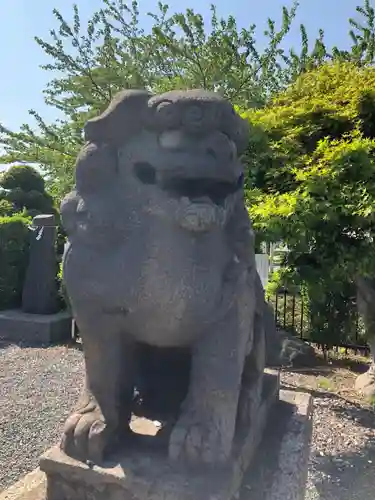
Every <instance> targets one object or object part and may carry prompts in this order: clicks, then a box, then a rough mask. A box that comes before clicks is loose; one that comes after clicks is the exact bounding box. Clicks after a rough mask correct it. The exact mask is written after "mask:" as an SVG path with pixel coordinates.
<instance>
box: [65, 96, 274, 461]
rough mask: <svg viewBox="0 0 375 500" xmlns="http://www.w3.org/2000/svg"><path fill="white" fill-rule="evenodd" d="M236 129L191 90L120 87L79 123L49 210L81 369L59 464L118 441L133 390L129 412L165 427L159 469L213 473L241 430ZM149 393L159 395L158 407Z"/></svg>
mask: <svg viewBox="0 0 375 500" xmlns="http://www.w3.org/2000/svg"><path fill="white" fill-rule="evenodd" d="M247 136H248V130H247V123H246V122H245V121H244V120H242V119H241V118H240V116H239V115H237V114H236V112H235V111H234V109H233V107H232V106H231V104H230V103H229V102H227V101H226V100H224V99H223V98H221V97H220V96H219V95H218V94H215V93H210V92H206V91H201V90H192V91H178V92H169V93H166V94H163V95H159V96H152V95H150V94H148V93H147V92H146V91H134V90H133V91H123V92H120V93H119V94H118V95H117V96H116V97H115V98H114V99H113V101H112V103H111V104H110V105H109V107H108V109H107V110H106V111H105V112H104V113H103V114H102V115H100V116H99V117H97V118H95V119H93V120H91V121H89V122H88V123H87V124H86V126H85V140H86V144H85V146H84V147H83V149H82V151H81V152H80V154H79V156H78V159H77V164H76V190H75V191H74V192H73V193H71V194H70V195H68V196H67V197H66V198H65V200H64V201H63V203H62V206H61V214H62V220H63V224H64V227H65V229H66V232H67V234H68V238H69V244H68V246H67V248H66V251H65V254H64V264H63V266H64V267H63V274H64V279H65V284H66V289H67V292H68V295H69V298H70V303H71V306H72V310H73V314H74V317H75V320H76V322H77V325H78V328H79V332H80V336H81V338H82V342H83V348H84V353H85V364H86V367H85V372H86V382H85V386H84V390H83V393H82V397H81V399H80V401H79V402H78V405H77V407H76V409H75V410H74V411H73V413H72V414H71V416H70V417H69V418H68V420H67V422H66V425H65V429H64V434H63V438H62V442H61V449H62V450H63V451H64V452H66V454H67V455H69V456H70V457H72V458H75V459H78V460H79V461H81V462H82V463H84V462H85V461H87V460H89V463H91V462H92V463H96V464H100V463H102V462H103V460H105V458H106V455H107V456H109V455H110V454H111V453H114V451H115V450H116V449H117V448H118V447H120V448H121V449H122V450H123V449H124V448H126V446H127V444H126V443H128V441H129V440H130V441H131V435H130V434H131V433H129V422H130V419H131V415H132V413H133V412H134V411H135V409H134V393H135V389H136V393H137V394H138V397H137V403H138V407H137V408H136V410H137V411H138V412H142V411H143V412H149V413H150V412H151V414H153V416H154V418H156V416H157V415H158V412H159V414H160V415H163V425H164V424H165V427H166V428H167V427H168V426H170V427H171V429H172V430H171V433H170V437H169V446H168V455H169V459H170V460H171V461H172V462H179V463H184V464H189V465H191V466H197V467H199V466H200V465H201V464H202V463H203V464H211V465H213V464H214V465H216V466H217V467H220V466H222V465H224V464H226V463H227V461H228V459H229V458H231V457H232V451H233V446H234V437H235V435H240V434H241V433H245V434H246V433H247V432H248V430H249V428H250V427H251V425H252V422H254V421H256V419H257V414H258V412H259V411H260V408H261V402H262V399H261V395H262V391H263V378H264V377H263V374H264V367H265V364H266V337H267V331H266V326H267V324H268V323H267V322H266V321H265V314H266V303H265V300H264V292H263V288H262V285H261V282H260V279H259V276H258V273H257V271H256V266H255V256H254V242H253V240H254V235H253V231H252V228H251V222H250V220H249V217H248V213H247V210H246V207H245V203H244V192H243V179H244V173H243V168H242V165H241V163H240V161H239V156H240V154H241V153H242V152H243V151H244V149H245V147H246V145H247ZM273 327H274V325H273ZM145 360H146V361H145ZM161 360H162V361H161ZM176 360H180V361H179V362H176ZM158 366H159V369H155V367H158ZM153 367H154V368H153ZM161 367H163V370H161ZM161 371H163V374H162V377H161V376H160V373H161ZM160 377H161V378H160ZM171 383H173V388H172V387H171V386H170V385H169V384H171ZM169 390H170V391H171V392H169ZM155 392H156V394H157V395H160V396H161V395H162V394H168V398H167V400H164V401H162V398H161V397H160V398H158V397H156V403H159V408H155V406H154V405H152V404H151V405H150V404H148V403H150V401H148V396H149V395H150V394H152V393H155ZM154 400H155V398H154ZM153 402H154V403H155V401H153ZM160 406H162V407H160ZM151 418H152V415H151ZM129 453H132V452H131V450H130V449H129Z"/></svg>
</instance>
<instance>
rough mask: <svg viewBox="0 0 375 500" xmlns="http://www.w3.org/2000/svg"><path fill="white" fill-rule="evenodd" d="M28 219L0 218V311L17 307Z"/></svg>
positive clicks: (26, 247)
mask: <svg viewBox="0 0 375 500" xmlns="http://www.w3.org/2000/svg"><path fill="white" fill-rule="evenodd" d="M29 224H30V219H29V218H27V217H23V216H21V215H14V216H11V217H0V309H7V308H13V307H19V306H20V305H21V299H22V286H23V281H24V277H25V273H26V268H27V264H28V250H29V230H28V225H29Z"/></svg>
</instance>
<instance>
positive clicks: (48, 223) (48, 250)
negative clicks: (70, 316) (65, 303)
mask: <svg viewBox="0 0 375 500" xmlns="http://www.w3.org/2000/svg"><path fill="white" fill-rule="evenodd" d="M55 225H56V224H55V217H54V215H37V216H36V217H34V218H33V222H32V226H31V228H30V238H31V240H30V253H29V265H28V268H27V271H26V277H25V282H24V286H23V291H22V310H23V311H24V312H26V313H31V314H54V313H56V312H57V311H58V300H57V299H58V295H57V284H56V270H57V263H56V252H55V238H56V227H55Z"/></svg>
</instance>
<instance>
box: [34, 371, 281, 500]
mask: <svg viewBox="0 0 375 500" xmlns="http://www.w3.org/2000/svg"><path fill="white" fill-rule="evenodd" d="M278 398H279V376H278V374H276V373H275V372H273V373H268V374H266V375H265V384H264V392H263V401H262V405H261V407H260V409H259V411H258V412H257V415H256V417H255V418H254V420H253V424H252V426H251V427H250V428H249V431H248V434H247V435H246V436H241V438H239V437H238V438H237V439H236V440H235V445H234V449H233V456H232V459H231V460H230V462H229V463H228V465H226V466H223V467H217V468H216V467H215V468H204V467H200V468H199V469H192V468H186V467H184V466H183V465H178V466H177V465H171V464H170V463H169V461H168V459H167V453H166V449H165V446H163V445H165V444H166V439H165V436H162V435H161V436H160V445H157V446H150V443H148V444H146V443H145V444H144V447H142V441H141V442H140V441H139V440H138V442H137V445H136V446H134V449H128V450H127V451H124V452H123V453H121V454H119V455H118V456H116V457H113V460H112V461H110V462H108V463H106V464H105V465H104V466H103V467H97V466H90V465H87V464H83V463H81V462H78V461H76V460H73V459H71V458H69V457H67V456H66V455H65V454H64V453H62V452H61V451H60V450H59V449H58V448H53V449H52V450H50V451H48V452H47V453H46V454H45V455H44V456H43V457H42V458H41V462H40V468H41V470H43V471H44V472H45V473H46V476H47V498H46V500H153V499H160V500H167V499H168V500H229V499H231V498H232V497H233V495H234V494H235V493H236V492H237V491H238V490H239V488H240V485H241V482H242V479H243V475H244V473H245V471H246V470H247V468H248V466H249V464H250V462H251V461H252V460H253V459H254V457H255V456H256V452H257V447H258V444H259V442H260V440H261V438H262V436H263V431H264V428H265V426H266V424H267V419H268V416H269V414H270V413H271V412H272V411H273V409H274V407H275V405H276V404H277V402H278ZM133 428H134V427H133ZM157 437H158V436H155V437H150V436H148V438H149V439H148V440H149V441H153V440H154V444H156V443H157ZM143 438H145V436H143ZM146 441H147V439H146Z"/></svg>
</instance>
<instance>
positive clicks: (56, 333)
mask: <svg viewBox="0 0 375 500" xmlns="http://www.w3.org/2000/svg"><path fill="white" fill-rule="evenodd" d="M71 329H72V316H71V313H70V312H68V311H61V312H58V313H55V314H30V313H25V312H23V311H21V310H18V309H10V310H7V311H0V341H10V342H24V343H26V344H27V345H37V344H52V343H55V342H66V341H68V340H69V339H70V338H71Z"/></svg>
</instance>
